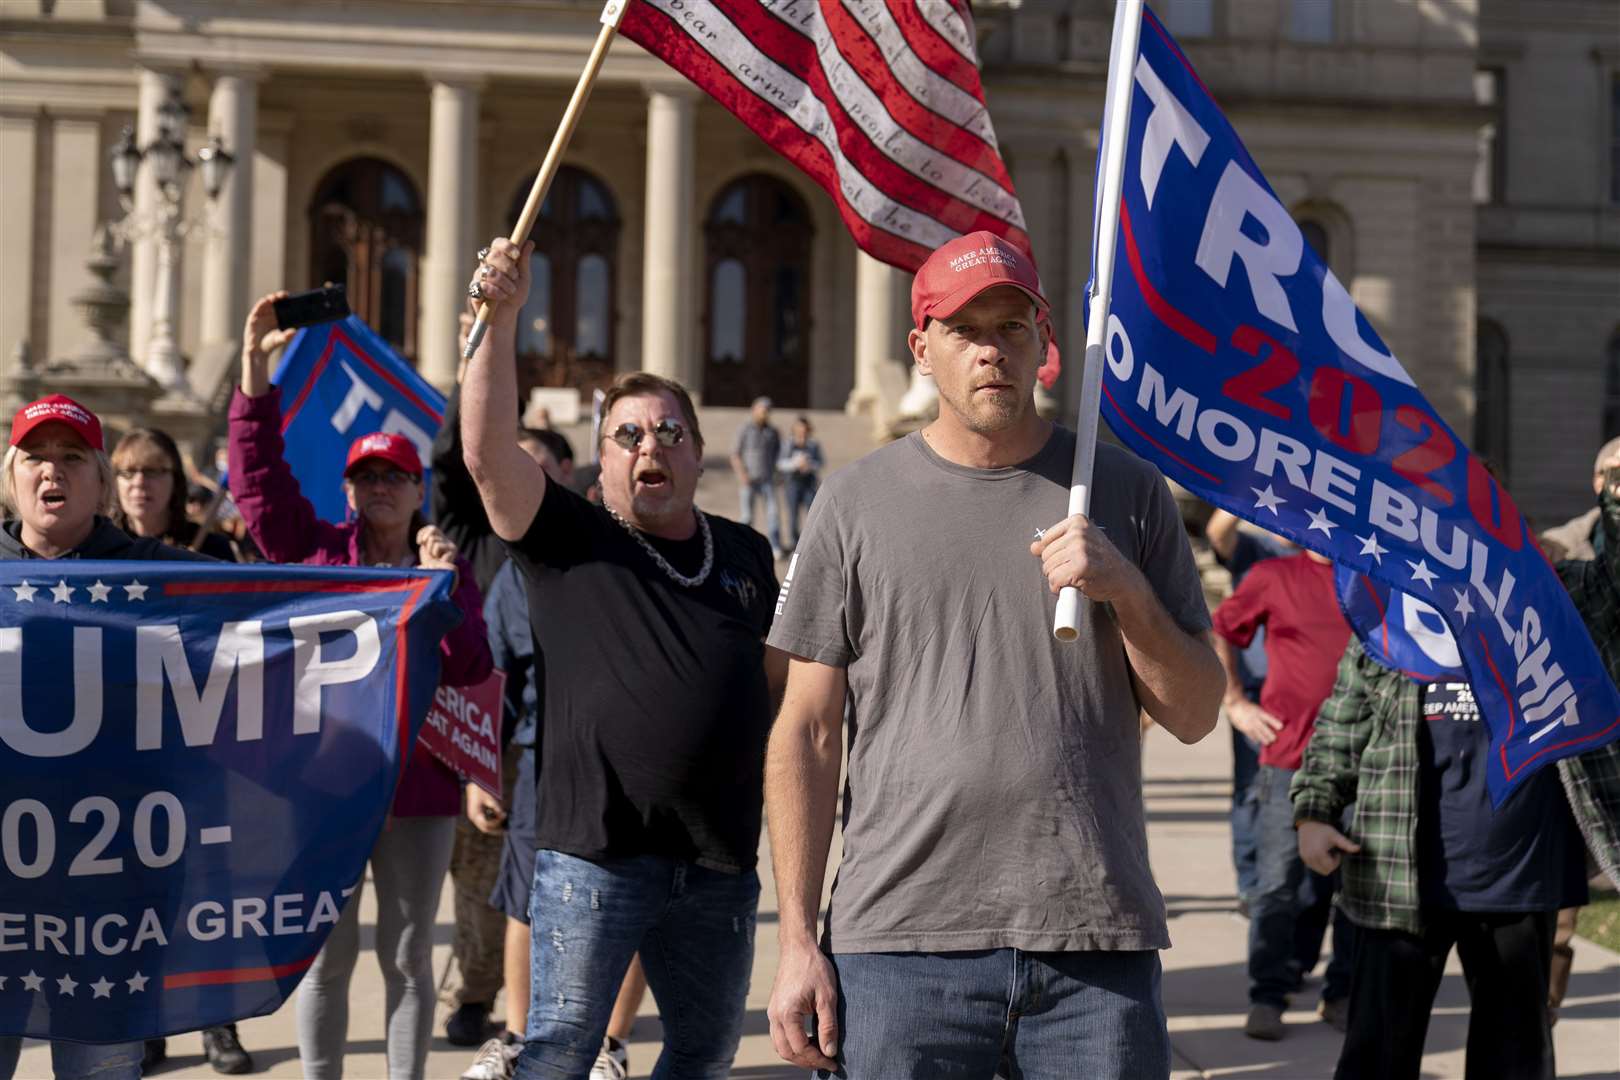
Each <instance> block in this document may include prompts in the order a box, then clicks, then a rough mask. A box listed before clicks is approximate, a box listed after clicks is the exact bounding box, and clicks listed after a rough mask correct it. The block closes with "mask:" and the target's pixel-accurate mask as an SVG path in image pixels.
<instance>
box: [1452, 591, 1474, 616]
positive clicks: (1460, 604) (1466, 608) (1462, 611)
mask: <svg viewBox="0 0 1620 1080" xmlns="http://www.w3.org/2000/svg"><path fill="white" fill-rule="evenodd" d="M1451 591H1452V592H1454V593H1456V594H1457V614H1459V615H1461V616H1462V621H1463V622H1467V621H1468V616H1470V615H1472V614H1473V613H1474V602H1473V601H1472V600H1470V599H1468V590H1467V589H1452V590H1451Z"/></svg>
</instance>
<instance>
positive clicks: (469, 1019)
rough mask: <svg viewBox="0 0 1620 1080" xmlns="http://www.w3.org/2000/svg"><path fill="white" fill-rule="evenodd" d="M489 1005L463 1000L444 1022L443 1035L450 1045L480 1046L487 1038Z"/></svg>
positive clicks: (488, 1032)
mask: <svg viewBox="0 0 1620 1080" xmlns="http://www.w3.org/2000/svg"><path fill="white" fill-rule="evenodd" d="M489 1008H490V1007H489V1005H488V1004H483V1003H480V1002H476V1001H468V1002H464V1003H463V1004H462V1006H461V1008H459V1009H457V1010H456V1011H455V1012H453V1013H451V1014H450V1019H448V1020H446V1021H445V1022H444V1037H445V1038H446V1039H448V1040H449V1042H450V1045H451V1046H481V1045H483V1043H484V1040H486V1039H488V1038H489V1034H490V1029H489Z"/></svg>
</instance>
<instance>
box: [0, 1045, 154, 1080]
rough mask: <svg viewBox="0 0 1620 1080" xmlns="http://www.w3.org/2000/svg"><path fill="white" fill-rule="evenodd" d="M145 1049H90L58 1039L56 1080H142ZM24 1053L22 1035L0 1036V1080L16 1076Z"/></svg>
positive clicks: (54, 1066) (53, 1068)
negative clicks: (20, 1057) (142, 1060)
mask: <svg viewBox="0 0 1620 1080" xmlns="http://www.w3.org/2000/svg"><path fill="white" fill-rule="evenodd" d="M143 1049H145V1047H144V1044H142V1043H138V1042H130V1043H107V1044H105V1045H102V1046H91V1045H90V1044H89V1043H76V1042H67V1041H65V1040H62V1039H57V1040H55V1041H53V1042H52V1043H51V1071H52V1072H53V1073H55V1074H56V1080H139V1077H140V1075H141V1051H142V1050H143ZM21 1054H22V1038H21V1037H20V1036H16V1035H0V1080H11V1078H12V1077H13V1076H15V1075H16V1074H17V1059H18V1057H19V1056H21Z"/></svg>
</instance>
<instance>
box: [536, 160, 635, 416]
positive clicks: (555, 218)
mask: <svg viewBox="0 0 1620 1080" xmlns="http://www.w3.org/2000/svg"><path fill="white" fill-rule="evenodd" d="M533 183H534V177H532V176H531V177H529V178H527V179H526V180H524V182H523V183H522V184H521V185H519V187H518V190H517V192H516V193H515V194H514V195H513V197H512V207H511V218H512V220H513V221H516V220H517V219H518V217H519V216H521V215H522V213H523V202H524V200H525V199H527V198H528V196H529V188H530V186H531V185H532V184H533ZM619 226H620V221H619V210H618V203H617V200H615V199H614V198H613V192H612V191H611V190H610V189H609V188H608V186H607V184H605V183H603V182H602V181H601V180H600V179H598V178H597V177H595V176H593V175H592V174H590V173H588V172H586V171H585V170H584V169H580V168H577V167H575V166H573V165H564V166H563V167H562V168H560V169H558V170H557V175H556V177H555V178H554V179H553V180H552V182H551V190H550V191H548V192H546V201H545V202H544V203H542V204H541V206H540V216H539V217H538V218H537V219H536V221H535V224H534V229H533V230H532V231H531V232H530V233H529V237H530V239H532V240H533V241H534V254H533V255H532V256H531V257H530V262H529V266H530V269H531V270H532V271H533V274H534V283H533V285H532V286H531V287H530V289H529V299H528V302H527V303H526V304H524V305H523V314H522V316H521V317H520V318H519V319H518V327H517V331H518V334H517V353H518V363H519V364H521V365H523V366H524V367H526V368H527V371H526V372H525V374H526V376H527V378H525V379H520V380H519V381H520V382H533V383H537V384H539V385H541V386H572V387H575V388H576V389H579V390H581V391H586V390H592V389H596V388H598V387H601V388H604V389H605V388H606V387H607V385H608V383H610V382H612V381H613V371H614V344H615V341H616V334H615V328H616V323H617V322H618V318H617V308H616V305H615V298H616V297H617V295H618V293H617V292H616V282H617V279H618V274H617V266H618V249H619Z"/></svg>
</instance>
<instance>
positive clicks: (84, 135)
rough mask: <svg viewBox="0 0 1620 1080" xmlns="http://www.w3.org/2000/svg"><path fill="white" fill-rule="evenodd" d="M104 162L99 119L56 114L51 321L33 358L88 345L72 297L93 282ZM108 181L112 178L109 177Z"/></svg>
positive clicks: (53, 127) (53, 128) (49, 357)
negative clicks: (90, 263)
mask: <svg viewBox="0 0 1620 1080" xmlns="http://www.w3.org/2000/svg"><path fill="white" fill-rule="evenodd" d="M106 172H107V163H106V158H105V157H104V156H103V154H102V147H101V117H100V116H99V115H96V114H93V113H92V114H67V115H64V114H62V113H57V114H56V115H55V117H54V118H53V120H52V122H51V203H50V206H51V218H50V228H51V231H50V242H49V246H48V248H47V250H46V258H47V259H48V261H49V266H50V271H49V275H48V277H47V279H46V280H47V281H48V282H49V284H48V285H47V286H46V287H47V288H48V289H49V292H48V294H47V295H48V296H49V298H50V322H49V325H48V329H47V331H46V341H45V342H43V343H36V345H43V346H44V347H43V348H35V350H34V356H35V359H36V360H38V361H40V362H42V363H43V362H44V361H47V360H53V359H57V358H59V357H65V356H72V355H74V354H76V353H77V352H78V351H79V350H80V349H82V348H83V347H84V346H85V345H87V344H89V342H90V340H91V334H90V330H89V328H87V327H86V326H85V325H84V317H83V316H82V315H81V314H80V313H79V310H78V306H77V305H76V304H75V303H74V302H73V301H74V297H75V296H77V295H78V293H79V292H81V291H82V290H83V289H84V288H85V286H87V285H89V284H91V283H92V280H93V279H92V278H91V276H90V274H89V273H88V272H87V271H86V270H85V268H84V260H85V259H86V258H88V257H89V255H90V250H91V246H90V245H91V240H92V239H93V238H94V236H95V232H96V225H97V223H98V222H99V221H100V219H101V182H102V178H103V177H104V176H105V175H106ZM108 182H109V183H110V182H111V179H110V178H108Z"/></svg>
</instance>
